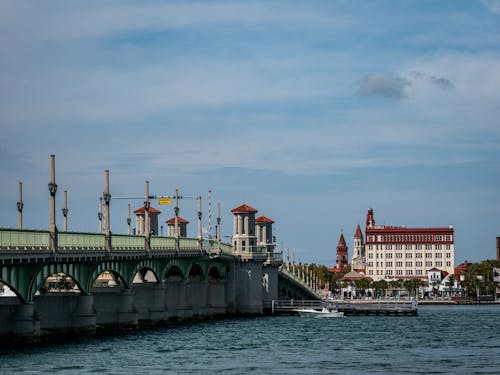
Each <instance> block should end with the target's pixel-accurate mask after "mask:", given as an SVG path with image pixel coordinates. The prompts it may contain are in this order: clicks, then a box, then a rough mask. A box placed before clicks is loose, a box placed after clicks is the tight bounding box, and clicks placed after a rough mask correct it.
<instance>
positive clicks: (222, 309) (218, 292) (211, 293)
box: [207, 280, 227, 316]
mask: <svg viewBox="0 0 500 375" xmlns="http://www.w3.org/2000/svg"><path fill="white" fill-rule="evenodd" d="M226 285H227V283H226V281H224V280H210V281H209V282H208V285H207V307H208V308H209V309H210V314H211V315H212V316H220V315H225V314H226V313H227V303H226Z"/></svg>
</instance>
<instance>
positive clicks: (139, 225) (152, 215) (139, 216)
mask: <svg viewBox="0 0 500 375" xmlns="http://www.w3.org/2000/svg"><path fill="white" fill-rule="evenodd" d="M145 213H146V208H145V207H141V208H138V209H137V210H135V211H134V214H135V234H136V235H138V236H144V235H145V230H146V215H145ZM160 213H161V211H159V210H157V209H156V208H154V207H151V206H150V207H149V208H148V214H149V215H147V216H149V230H150V231H151V232H152V233H153V234H154V235H155V236H157V235H158V234H159V232H158V215H159V214H160Z"/></svg>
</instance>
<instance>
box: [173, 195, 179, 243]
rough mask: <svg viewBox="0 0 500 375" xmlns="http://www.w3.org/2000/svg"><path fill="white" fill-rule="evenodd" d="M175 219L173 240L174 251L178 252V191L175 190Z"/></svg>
mask: <svg viewBox="0 0 500 375" xmlns="http://www.w3.org/2000/svg"><path fill="white" fill-rule="evenodd" d="M174 212H175V219H174V238H175V251H179V250H180V243H179V189H175V207H174Z"/></svg>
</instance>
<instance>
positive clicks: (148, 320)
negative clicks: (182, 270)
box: [133, 283, 168, 326]
mask: <svg viewBox="0 0 500 375" xmlns="http://www.w3.org/2000/svg"><path fill="white" fill-rule="evenodd" d="M166 289H167V286H166V285H165V284H163V283H158V284H156V283H140V284H134V287H133V290H134V291H135V308H136V309H137V312H138V321H139V325H140V326H153V325H157V324H162V323H166V322H167V321H168V313H167V311H166V308H165V298H166Z"/></svg>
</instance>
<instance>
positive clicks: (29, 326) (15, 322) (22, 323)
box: [11, 302, 40, 345]
mask: <svg viewBox="0 0 500 375" xmlns="http://www.w3.org/2000/svg"><path fill="white" fill-rule="evenodd" d="M11 321H12V343H13V344H15V345H21V344H31V343H35V342H38V341H39V339H40V320H39V319H38V315H37V314H35V305H34V303H32V302H30V303H23V304H20V305H17V307H16V310H15V312H14V314H13V315H12V318H11Z"/></svg>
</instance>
